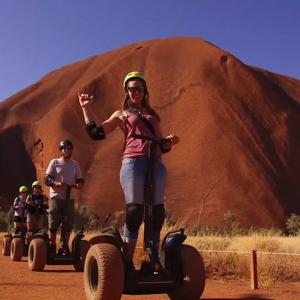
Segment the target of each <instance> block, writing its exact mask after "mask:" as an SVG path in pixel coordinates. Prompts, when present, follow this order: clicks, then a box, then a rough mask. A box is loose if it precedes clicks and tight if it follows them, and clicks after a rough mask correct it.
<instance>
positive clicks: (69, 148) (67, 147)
mask: <svg viewBox="0 0 300 300" xmlns="http://www.w3.org/2000/svg"><path fill="white" fill-rule="evenodd" d="M63 149H64V150H69V151H71V150H73V148H72V147H70V146H64V147H61V148H60V150H63Z"/></svg>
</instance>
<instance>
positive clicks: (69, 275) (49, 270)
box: [0, 256, 300, 300]
mask: <svg viewBox="0 0 300 300" xmlns="http://www.w3.org/2000/svg"><path fill="white" fill-rule="evenodd" d="M0 299H1V300H8V299H9V300H32V299H41V300H54V299H55V300H69V299H70V300H73V299H76V300H85V296H84V290H83V273H77V272H74V271H73V268H72V267H71V266H46V268H45V271H44V272H30V271H29V270H28V267H27V260H26V259H23V260H22V261H21V262H12V261H10V259H9V257H3V256H0ZM167 299H169V298H168V296H167V295H165V294H162V295H141V296H129V295H124V296H123V297H122V300H167ZM202 299H211V300H212V299H215V300H225V299H226V300H229V299H243V300H250V299H253V300H255V299H265V300H271V299H276V300H277V299H280V300H287V299H290V300H296V299H298V300H299V299H300V282H298V283H289V284H278V285H276V286H275V287H273V288H272V289H269V290H263V289H259V290H257V291H254V292H253V291H252V290H250V288H249V283H248V282H246V281H245V282H243V281H230V282H222V281H216V280H207V283H206V288H205V291H204V294H203V296H202ZM186 300H189V299H186Z"/></svg>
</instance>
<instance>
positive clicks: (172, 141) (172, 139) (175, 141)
mask: <svg viewBox="0 0 300 300" xmlns="http://www.w3.org/2000/svg"><path fill="white" fill-rule="evenodd" d="M165 139H167V140H169V143H170V144H171V145H172V146H173V145H176V144H178V143H179V137H178V136H177V135H175V134H170V135H168V136H166V137H165Z"/></svg>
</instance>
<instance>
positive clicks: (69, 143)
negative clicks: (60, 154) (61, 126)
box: [58, 140, 73, 150]
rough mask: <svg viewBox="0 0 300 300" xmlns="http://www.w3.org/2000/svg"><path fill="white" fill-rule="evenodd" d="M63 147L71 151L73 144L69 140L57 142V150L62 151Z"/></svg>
mask: <svg viewBox="0 0 300 300" xmlns="http://www.w3.org/2000/svg"><path fill="white" fill-rule="evenodd" d="M64 147H69V148H71V149H73V144H72V142H71V141H69V140H63V141H61V142H59V146H58V148H59V150H61V149H63V148H64Z"/></svg>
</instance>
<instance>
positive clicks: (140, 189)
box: [120, 156, 167, 205]
mask: <svg viewBox="0 0 300 300" xmlns="http://www.w3.org/2000/svg"><path fill="white" fill-rule="evenodd" d="M148 164H149V161H148V158H147V157H144V156H142V157H133V158H124V159H123V160H122V166H121V171H120V181H121V186H122V189H123V192H124V196H125V201H126V204H142V205H143V204H144V191H145V180H146V175H147V169H148ZM166 177H167V170H166V167H165V165H164V164H163V162H162V161H161V160H160V159H157V160H155V164H154V168H153V188H154V190H153V205H156V204H163V203H164V197H165V187H166Z"/></svg>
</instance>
